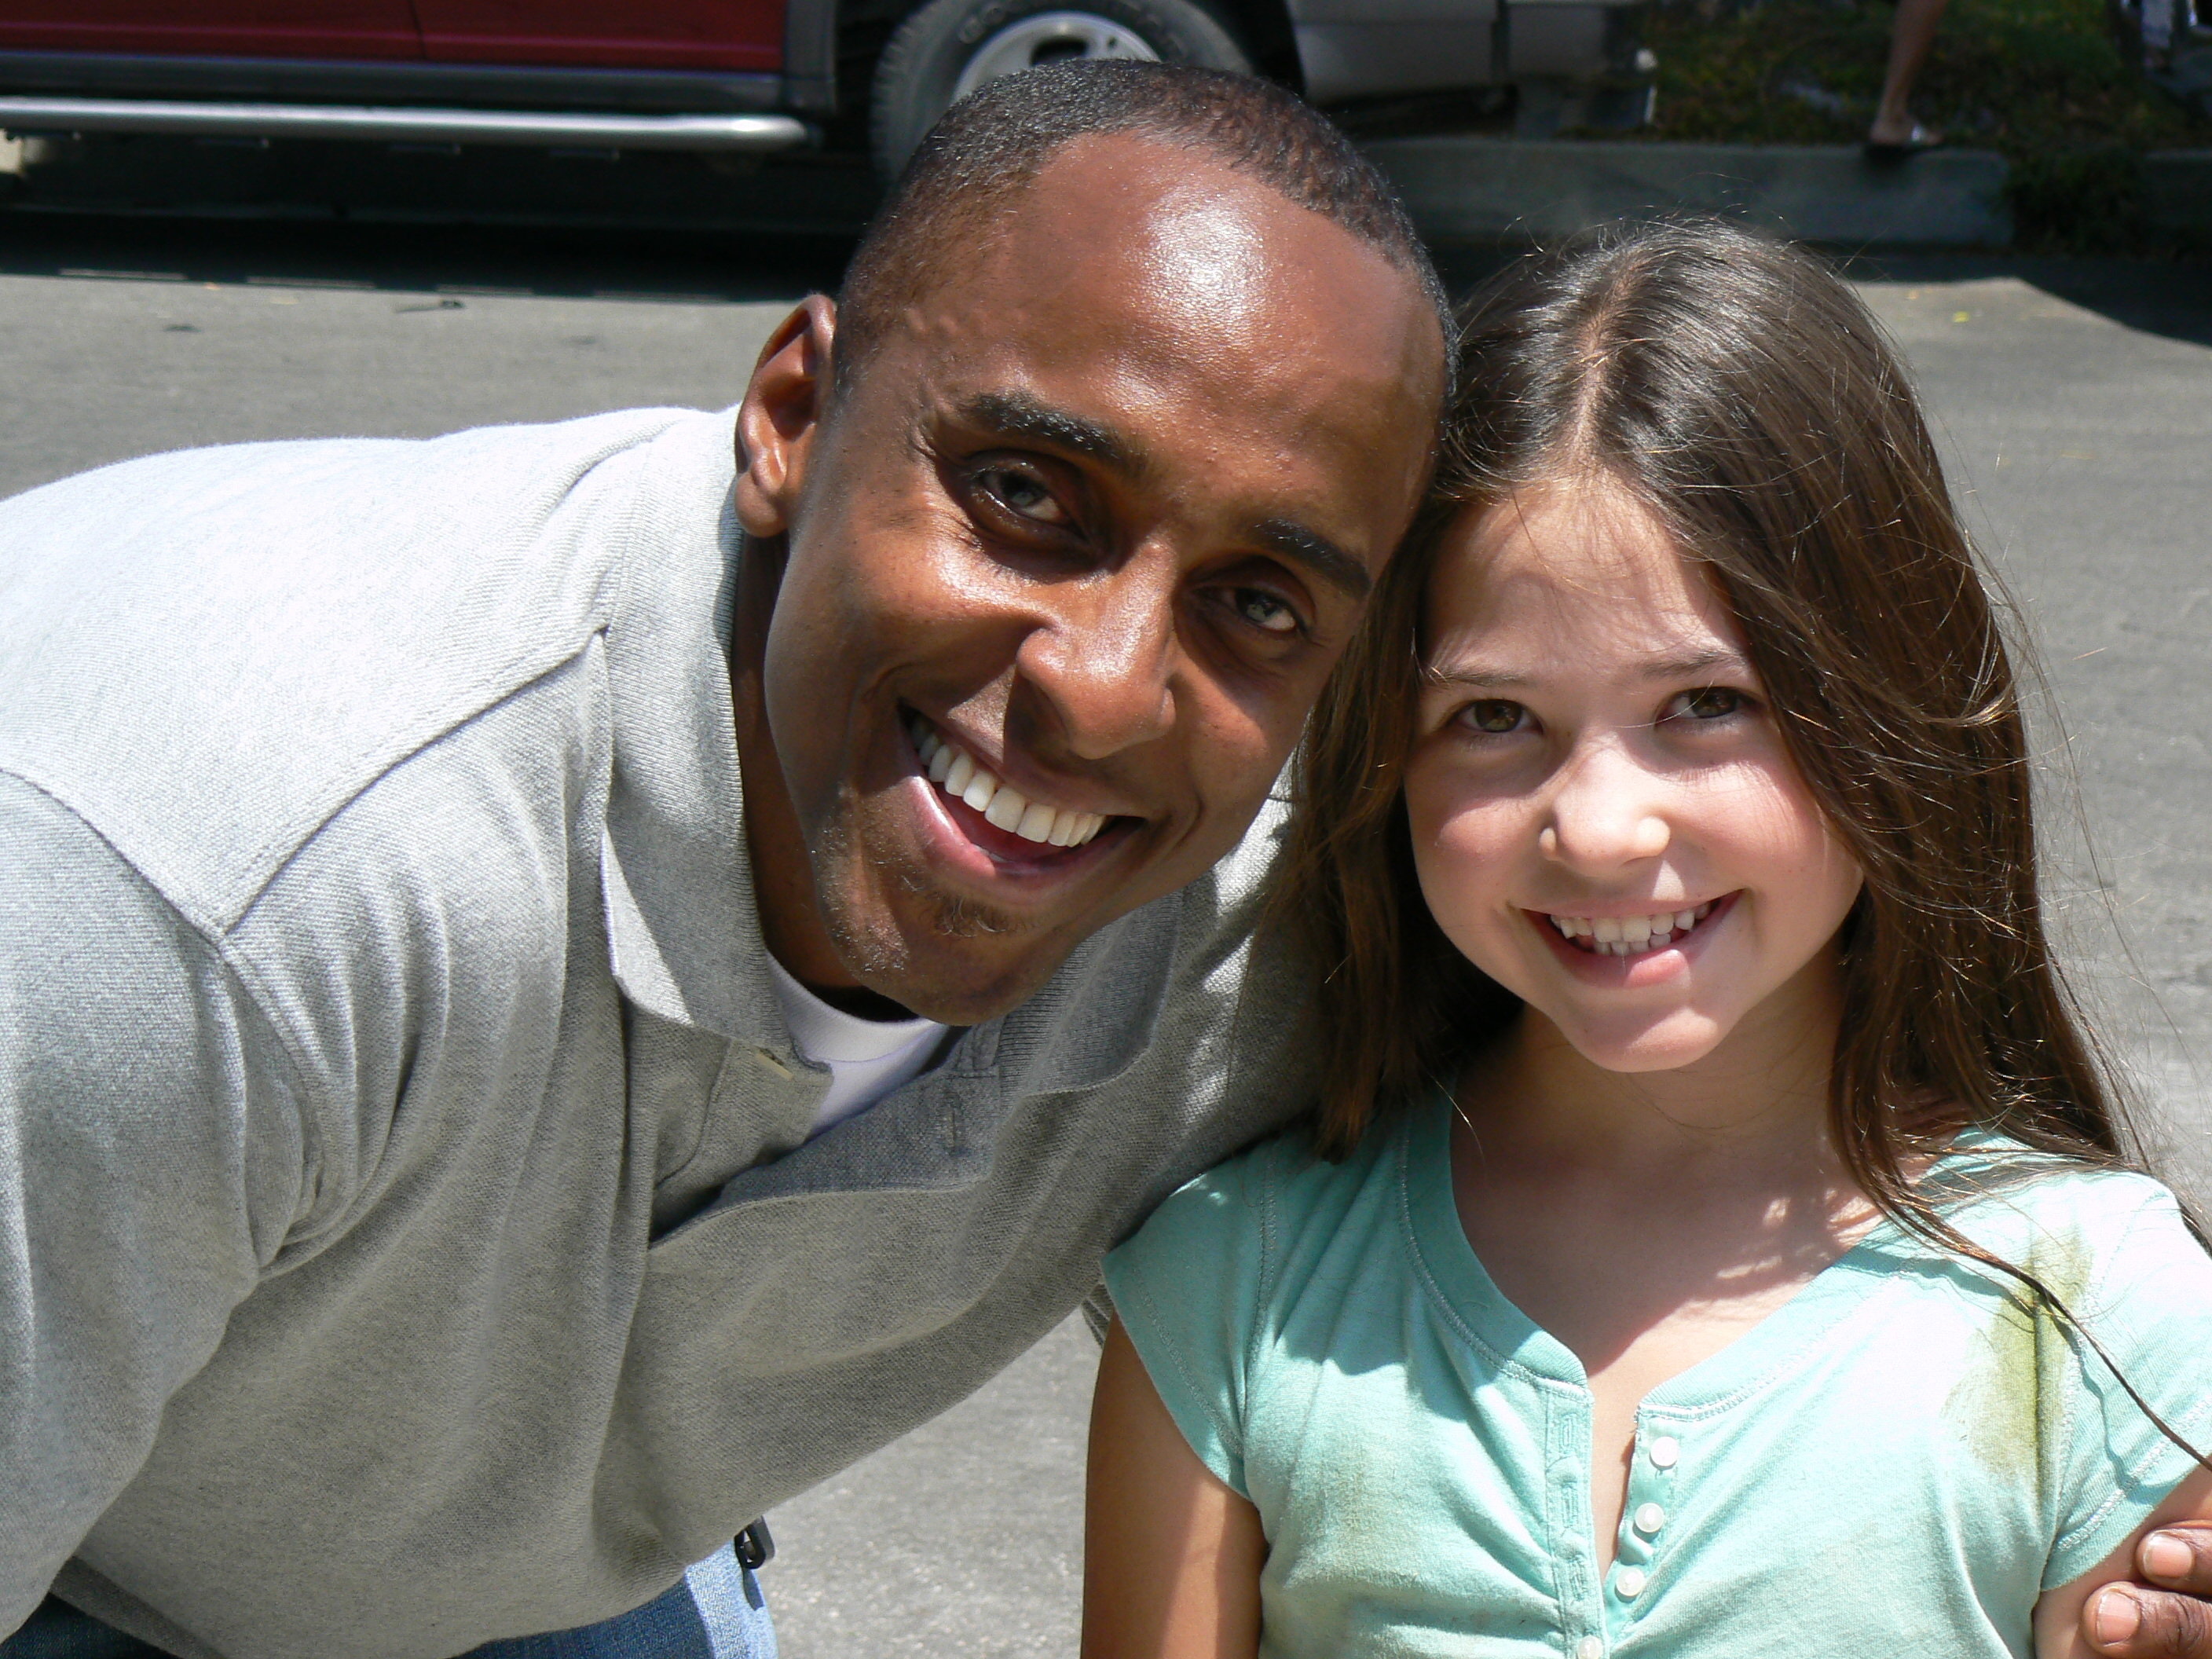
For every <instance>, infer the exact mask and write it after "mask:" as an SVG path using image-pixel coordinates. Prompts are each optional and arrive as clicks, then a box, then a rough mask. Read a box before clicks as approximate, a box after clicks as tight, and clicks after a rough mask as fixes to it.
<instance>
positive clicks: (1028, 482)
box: [975, 466, 1071, 526]
mask: <svg viewBox="0 0 2212 1659" xmlns="http://www.w3.org/2000/svg"><path fill="white" fill-rule="evenodd" d="M975 482H976V483H977V484H978V485H980V486H981V488H982V489H985V490H987V491H988V492H989V493H990V494H991V495H994V496H995V497H996V498H997V499H998V500H999V501H1000V502H1002V503H1003V504H1004V505H1005V506H1006V507H1007V508H1008V510H1010V511H1012V512H1014V513H1019V514H1021V516H1022V517H1024V518H1025V519H1034V520H1036V522H1037V523H1039V524H1048V525H1055V526H1057V525H1065V524H1068V523H1070V522H1071V520H1070V519H1069V517H1068V513H1067V509H1066V507H1062V506H1061V505H1060V498H1059V497H1058V496H1057V495H1054V494H1053V493H1052V491H1051V490H1050V489H1048V488H1047V487H1046V486H1045V484H1044V483H1043V482H1042V480H1040V479H1039V478H1037V477H1036V476H1035V475H1033V474H1031V473H1028V472H1023V471H1018V470H1017V469H1015V468H1013V467H1007V466H994V467H989V468H987V469H985V470H984V471H981V472H979V473H977V474H976V475H975Z"/></svg>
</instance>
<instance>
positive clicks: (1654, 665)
mask: <svg viewBox="0 0 2212 1659" xmlns="http://www.w3.org/2000/svg"><path fill="white" fill-rule="evenodd" d="M1711 668H1720V669H1725V670H1727V671H1729V673H1731V674H1748V673H1750V672H1751V665H1750V664H1749V663H1747V662H1746V661H1745V660H1744V659H1743V653H1741V652H1740V651H1729V650H1726V649H1724V648H1723V647H1717V646H1715V647H1708V648H1707V649H1705V650H1703V651H1685V652H1682V653H1679V654H1677V655H1675V656H1671V657H1654V658H1653V659H1651V660H1650V662H1647V663H1645V664H1644V665H1643V666H1642V667H1641V668H1640V669H1638V675H1639V677H1640V678H1644V679H1647V680H1677V679H1687V678H1689V677H1690V676H1692V675H1693V674H1702V673H1704V672H1705V671H1706V670H1708V669H1711Z"/></svg>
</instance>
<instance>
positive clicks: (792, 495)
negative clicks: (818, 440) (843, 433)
mask: <svg viewBox="0 0 2212 1659" xmlns="http://www.w3.org/2000/svg"><path fill="white" fill-rule="evenodd" d="M836 336H837V306H836V301H833V300H831V299H829V297H828V296H827V295H821V294H814V295H808V296H807V297H806V298H805V299H804V300H802V301H799V309H798V310H796V311H794V312H793V313H791V315H790V316H788V317H787V318H785V319H783V321H782V322H781V324H780V325H777V328H776V331H775V333H773V334H771V335H769V337H768V343H767V344H766V345H764V346H763V347H762V348H761V355H760V361H759V362H757V363H755V364H754V365H753V378H752V382H751V384H750V385H749V386H746V388H745V400H744V403H742V404H739V405H738V432H737V443H738V502H737V505H738V523H739V524H741V525H743V526H744V530H745V533H746V534H747V535H748V536H754V537H769V536H781V535H782V534H783V533H784V532H786V531H787V530H789V529H790V528H791V520H792V515H793V513H795V512H796V511H797V510H798V506H799V494H800V492H801V491H802V490H803V489H805V484H806V462H807V457H808V455H809V454H810V453H811V451H812V448H813V446H814V440H815V437H816V435H817V434H818V433H819V432H820V431H821V430H822V423H823V416H824V415H825V414H826V413H827V412H828V410H829V375H830V362H831V361H832V359H831V356H830V352H831V348H832V345H833V343H835V341H836Z"/></svg>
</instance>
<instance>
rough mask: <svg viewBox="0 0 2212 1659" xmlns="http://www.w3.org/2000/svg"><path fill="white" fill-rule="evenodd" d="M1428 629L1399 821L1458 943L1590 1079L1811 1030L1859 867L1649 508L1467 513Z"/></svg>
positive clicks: (1716, 596) (1592, 495)
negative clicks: (1733, 1043) (1543, 1023)
mask: <svg viewBox="0 0 2212 1659" xmlns="http://www.w3.org/2000/svg"><path fill="white" fill-rule="evenodd" d="M1427 620H1428V628H1427V630H1426V634H1427V638H1428V641H1429V646H1428V653H1427V662H1426V664H1425V668H1426V673H1427V684H1426V686H1425V690H1423V692H1422V696H1421V701H1420V713H1419V731H1418V734H1417V737H1416V741H1415V744H1414V748H1413V756H1412V758H1411V760H1410V761H1409V763H1408V764H1407V771H1406V786H1405V787H1406V805H1407V816H1408V818H1409V820H1410V823H1411V827H1412V830H1413V859H1414V865H1415V867H1416V869H1417V870H1418V872H1419V878H1420V883H1421V890H1422V892H1423V895H1424V896H1425V897H1426V899H1427V901H1428V905H1429V908H1430V910H1431V912H1432V913H1433V914H1434V915H1435V916H1436V919H1437V923H1438V924H1439V925H1440V926H1441V927H1443V931H1444V933H1445V934H1446V935H1447V936H1448V937H1449V939H1451V941H1452V943H1453V944H1454V945H1457V946H1458V947H1459V949H1460V950H1461V951H1463V952H1464V953H1465V954H1466V955H1467V957H1468V959H1469V960H1470V961H1472V962H1473V963H1474V964H1475V965H1476V966H1477V967H1479V968H1480V969H1482V970H1483V971H1484V972H1485V973H1486V974H1488V975H1490V976H1491V977H1492V979H1495V980H1496V981H1498V983H1499V984H1501V985H1503V986H1504V987H1506V988H1507V989H1508V990H1510V991H1511V992H1513V993H1514V994H1516V995H1517V996H1519V997H1520V998H1521V999H1522V1000H1523V1001H1524V1002H1526V1003H1527V1004H1528V1006H1529V1007H1530V1008H1531V1009H1533V1010H1534V1011H1535V1012H1538V1013H1540V1014H1541V1015H1542V1016H1543V1017H1544V1018H1547V1019H1548V1020H1550V1021H1551V1022H1552V1023H1553V1024H1554V1025H1556V1026H1557V1027H1558V1028H1559V1031H1560V1033H1561V1034H1562V1035H1563V1036H1565V1038H1566V1039H1567V1041H1568V1042H1571V1043H1572V1044H1573V1046H1574V1047H1575V1048H1577V1050H1578V1051H1580V1052H1581V1053H1582V1054H1583V1055H1584V1056H1585V1057H1586V1058H1587V1059H1589V1060H1591V1061H1592V1062H1593V1063H1595V1064H1596V1065H1599V1066H1603V1067H1605V1068H1606V1069H1607V1070H1608V1071H1615V1072H1656V1071H1667V1070H1673V1069H1674V1068H1677V1067H1680V1066H1689V1065H1692V1064H1694V1063H1696V1062H1697V1061H1699V1060H1703V1059H1705V1057H1706V1056H1707V1055H1709V1054H1712V1053H1713V1052H1714V1051H1715V1050H1716V1049H1717V1048H1720V1047H1721V1045H1722V1044H1723V1042H1726V1041H1727V1040H1728V1039H1729V1037H1730V1036H1731V1035H1732V1034H1735V1033H1736V1032H1737V1031H1738V1030H1739V1028H1740V1027H1741V1028H1743V1030H1742V1036H1743V1038H1753V1037H1755V1036H1757V1037H1761V1038H1763V1040H1765V1041H1768V1042H1780V1043H1784V1044H1794V1043H1795V1042H1798V1041H1800V1040H1802V1037H1803V1036H1806V1035H1807V1034H1808V1032H1810V1031H1820V1032H1823V1033H1826V1032H1827V1031H1828V1030H1831V1029H1832V1021H1833V1018H1834V1009H1835V1004H1836V999H1837V994H1838V984H1839V978H1840V975H1839V971H1838V961H1837V957H1836V952H1835V951H1834V948H1833V941H1834V939H1835V936H1836V933H1837V930H1838V928H1839V927H1841V926H1842V924H1843V921H1844V917H1845V915H1848V914H1849V912H1850V908H1851V905H1852V902H1854V901H1855V900H1856V899H1857V896H1858V892H1859V887H1860V882H1861V878H1860V873H1859V870H1858V868H1857V865H1856V864H1855V863H1854V861H1853V860H1851V858H1850V855H1849V854H1847V853H1846V852H1845V850H1844V848H1843V846H1842V844H1841V843H1840V842H1838V840H1837V839H1836V837H1835V836H1834V835H1833V834H1832V832H1831V831H1830V829H1829V828H1828V826H1827V823H1826V820H1825V819H1824V818H1823V817H1821V815H1820V811H1819V810H1818V808H1817V807H1816V806H1815V805H1814V801H1813V798H1812V794H1811V793H1810V791H1808V789H1807V787H1805V783H1804V781H1803V780H1802V778H1801V777H1799V775H1798V774H1797V770H1796V767H1795V766H1793V765H1792V764H1791V763H1790V758H1789V756H1788V754H1787V752H1786V751H1785V750H1784V747H1783V743H1782V738H1781V734H1780V732H1778V730H1777V729H1776V726H1775V722H1774V718H1773V715H1772V713H1771V711H1770V710H1769V708H1767V705H1766V702H1765V696H1764V694H1763V691H1762V689H1761V687H1760V684H1759V678H1758V676H1757V675H1756V674H1754V673H1753V671H1752V667H1751V664H1750V661H1749V659H1748V658H1747V655H1746V653H1745V652H1744V648H1743V642H1742V640H1741V635H1740V633H1739V631H1738V629H1737V628H1736V625H1735V619H1734V617H1732V616H1731V615H1730V614H1729V607H1728V605H1727V604H1726V603H1725V601H1724V600H1723V598H1722V596H1721V594H1720V592H1719V590H1718V588H1717V586H1715V585H1714V583H1713V581H1712V580H1711V577H1710V576H1709V575H1708V574H1706V573H1705V570H1704V569H1702V568H1700V567H1699V566H1698V565H1696V564H1695V563H1693V562H1691V561H1689V560H1687V559H1685V558H1684V557H1683V556H1681V554H1680V552H1679V551H1677V550H1676V549H1675V547H1674V544H1673V543H1672V541H1671V540H1670V539H1669V538H1668V536H1667V534H1666V532H1665V531H1664V529H1663V528H1662V526H1661V525H1660V523H1659V522H1658V520H1656V518H1655V517H1654V516H1653V514H1652V513H1650V510H1649V509H1648V508H1646V507H1644V506H1643V505H1642V504H1641V503H1640V502H1638V501H1636V500H1635V499H1634V498H1633V497H1632V496H1631V495H1629V494H1628V493H1627V492H1626V490H1624V489H1621V488H1620V486H1619V485H1617V484H1615V483H1613V482H1612V481H1611V480H1609V479H1607V478H1602V477H1599V478H1590V479H1576V480H1570V481H1565V482H1560V483H1549V484H1545V485H1540V486H1536V487H1534V488H1531V489H1525V490H1522V491H1521V492H1520V493H1518V494H1517V495H1514V496H1511V497H1509V498H1508V499H1507V500H1505V501H1501V502H1499V503H1498V504H1497V505H1496V506H1494V507H1491V508H1489V509H1488V510H1486V511H1485V512H1483V513H1480V514H1472V513H1471V514H1469V515H1468V516H1467V517H1465V518H1463V519H1462V520H1461V521H1460V522H1459V523H1458V524H1457V525H1455V526H1453V527H1452V528H1451V529H1450V530H1449V531H1448V532H1446V538H1445V544H1444V545H1443V547H1442V548H1441V549H1440V550H1439V552H1438V556H1437V563H1436V568H1435V572H1434V574H1433V576H1432V577H1431V585H1430V588H1429V595H1428V610H1427ZM1808 1020H1810V1021H1811V1022H1812V1024H1810V1025H1809V1026H1808V1024H1807V1021H1808ZM1746 1058H1750V1056H1749V1055H1747V1056H1746Z"/></svg>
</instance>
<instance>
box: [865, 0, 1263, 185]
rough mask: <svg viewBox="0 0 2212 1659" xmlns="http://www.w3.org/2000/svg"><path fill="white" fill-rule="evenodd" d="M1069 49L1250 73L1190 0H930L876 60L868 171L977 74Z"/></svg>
mask: <svg viewBox="0 0 2212 1659" xmlns="http://www.w3.org/2000/svg"><path fill="white" fill-rule="evenodd" d="M1070 57H1085V58H1091V57H1113V58H1155V59H1158V60H1160V61H1162V62H1164V63H1170V64H1197V65H1199V66H1200V67H1201V68H1205V69H1221V70H1236V71H1237V72H1239V73H1241V74H1245V75H1249V74H1250V73H1251V72H1252V61H1251V59H1250V58H1248V57H1247V56H1246V55H1245V53H1244V49H1243V47H1242V46H1239V45H1238V44H1237V38H1236V37H1235V36H1234V35H1232V34H1231V33H1230V32H1229V31H1228V30H1227V29H1226V28H1225V27H1223V26H1222V24H1221V22H1220V20H1219V19H1218V18H1216V17H1215V16H1214V15H1213V14H1212V13H1211V12H1210V11H1208V10H1206V9H1205V8H1204V7H1203V6H1200V5H1196V4H1194V3H1193V0H930V3H929V4H927V5H926V6H923V7H922V8H921V9H920V10H918V11H916V12H915V13H914V14H913V15H910V16H909V17H908V18H907V20H906V21H904V22H903V23H901V24H900V25H899V27H898V28H897V30H896V33H893V34H892V36H891V38H890V43H889V44H888V45H887V46H884V55H883V56H882V58H879V59H878V60H877V64H876V78H875V86H874V89H873V92H872V94H871V98H870V106H869V114H868V133H869V139H870V148H871V149H872V153H873V155H874V156H875V162H876V167H877V170H878V172H879V173H881V174H882V176H883V177H884V179H885V180H886V181H889V180H890V179H896V177H897V176H898V174H899V173H900V171H901V170H902V168H904V167H905V166H906V163H907V158H908V156H910V155H913V154H914V152H915V147H916V146H917V145H919V144H920V143H921V140H922V137H923V135H924V134H926V133H927V131H929V130H930V128H931V127H933V126H934V125H936V124H937V118H938V117H939V116H940V115H942V114H944V113H945V111H946V110H947V109H949V108H951V106H952V104H953V101H954V100H955V97H956V96H961V95H965V94H967V93H969V92H971V91H973V90H974V89H975V86H976V85H979V84H981V81H984V80H989V79H994V78H995V76H998V75H1000V74H1012V73H1013V72H1015V70H1017V69H1018V68H1027V67H1030V64H1033V63H1041V62H1046V61H1051V60H1053V59H1055V58H1070Z"/></svg>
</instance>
